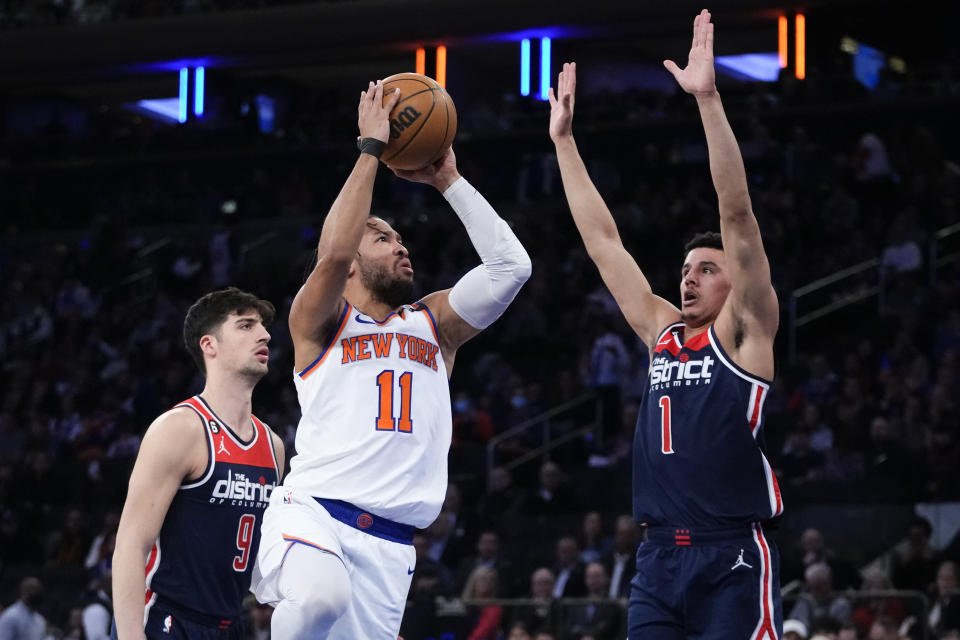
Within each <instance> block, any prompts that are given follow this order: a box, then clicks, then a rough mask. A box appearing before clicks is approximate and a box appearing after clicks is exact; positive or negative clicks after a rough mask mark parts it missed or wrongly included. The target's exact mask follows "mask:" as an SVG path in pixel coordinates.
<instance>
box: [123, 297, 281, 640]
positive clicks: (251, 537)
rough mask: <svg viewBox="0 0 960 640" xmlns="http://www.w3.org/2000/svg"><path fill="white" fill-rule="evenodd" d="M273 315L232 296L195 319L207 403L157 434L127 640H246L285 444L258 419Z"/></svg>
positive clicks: (138, 496)
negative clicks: (257, 390)
mask: <svg viewBox="0 0 960 640" xmlns="http://www.w3.org/2000/svg"><path fill="white" fill-rule="evenodd" d="M273 315H274V309H273V305H271V304H270V303H269V302H267V301H265V300H259V299H257V297H256V296H254V295H252V294H249V293H245V292H243V291H240V290H239V289H234V288H229V289H225V290H223V291H215V292H213V293H209V294H207V295H205V296H204V297H202V298H200V300H198V301H197V302H196V303H195V304H194V305H193V306H192V307H191V308H190V310H189V311H188V312H187V317H186V319H185V321H184V324H183V338H184V342H185V344H186V347H187V350H188V351H189V352H190V354H191V356H193V358H194V360H196V362H197V366H199V367H200V370H201V371H202V372H204V374H205V376H206V384H205V386H204V389H203V392H202V393H201V394H200V395H198V396H194V397H193V398H190V399H188V400H185V401H184V402H182V403H180V404H178V405H177V406H176V407H174V408H172V409H171V410H170V411H167V412H166V413H164V414H163V415H161V416H160V417H159V418H157V419H156V420H155V421H154V422H153V424H151V425H150V428H149V429H147V432H146V435H144V437H143V443H142V444H141V445H140V453H139V455H138V456H137V462H136V464H135V466H134V468H133V473H132V474H131V476H130V485H129V488H128V490H127V500H126V503H125V504H124V506H123V514H122V515H121V517H120V527H119V530H118V532H117V543H116V550H115V552H114V555H113V595H114V615H115V622H116V627H115V632H117V634H118V636H119V639H120V640H138V639H139V640H143V639H144V638H163V639H164V640H167V639H170V638H190V639H191V640H194V639H197V638H199V639H201V640H205V639H210V640H214V639H223V640H233V639H237V640H239V639H241V638H243V637H244V636H243V624H242V622H241V620H242V615H243V599H244V597H245V596H246V594H247V593H248V591H249V589H250V574H251V571H252V570H253V564H254V559H255V558H256V555H257V548H258V546H259V543H260V521H261V517H262V515H263V511H264V509H266V506H267V502H268V500H269V499H270V494H271V492H272V491H273V489H274V487H276V486H277V484H279V481H280V474H281V470H282V469H283V457H284V451H283V443H282V441H281V440H280V438H278V437H277V436H276V435H275V434H274V433H273V432H272V431H271V430H270V429H269V428H267V427H266V426H265V425H264V424H263V423H262V422H260V420H258V419H257V418H256V417H255V416H253V415H252V413H251V395H252V393H253V388H254V386H256V384H257V382H258V381H259V380H260V378H262V377H263V376H264V374H266V372H267V360H268V358H269V350H268V348H267V344H268V343H269V342H270V334H269V333H267V330H266V328H265V325H267V324H269V323H270V322H271V321H272V320H273Z"/></svg>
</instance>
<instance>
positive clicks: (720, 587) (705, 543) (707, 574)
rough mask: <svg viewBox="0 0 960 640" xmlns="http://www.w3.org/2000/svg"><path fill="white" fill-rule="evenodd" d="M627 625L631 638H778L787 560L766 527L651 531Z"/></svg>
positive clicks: (640, 552) (639, 555) (644, 546)
mask: <svg viewBox="0 0 960 640" xmlns="http://www.w3.org/2000/svg"><path fill="white" fill-rule="evenodd" d="M627 619H628V622H627V625H628V638H629V640H635V639H637V638H643V640H687V639H689V638H696V639H698V640H748V639H749V640H777V639H778V638H780V637H781V635H782V629H783V607H782V603H781V600H780V555H779V553H778V552H777V549H776V548H775V547H774V546H773V545H772V544H771V543H770V541H769V540H768V539H767V538H766V536H765V535H764V534H763V529H762V528H761V527H760V525H759V524H753V525H749V526H748V525H745V526H743V527H740V528H735V529H724V530H698V529H687V528H679V527H650V528H649V529H648V530H647V542H644V543H643V544H641V545H640V548H639V549H638V550H637V575H636V576H635V577H634V578H633V581H632V583H631V590H630V605H629V609H628V613H627Z"/></svg>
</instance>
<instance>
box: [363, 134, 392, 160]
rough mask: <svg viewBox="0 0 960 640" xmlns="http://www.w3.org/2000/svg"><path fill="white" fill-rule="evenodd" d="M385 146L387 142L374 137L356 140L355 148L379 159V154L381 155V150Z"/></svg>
mask: <svg viewBox="0 0 960 640" xmlns="http://www.w3.org/2000/svg"><path fill="white" fill-rule="evenodd" d="M386 148H387V143H386V142H383V141H382V140H377V139H376V138H363V139H362V140H357V149H360V153H369V154H370V155H372V156H373V157H374V158H376V159H377V160H379V159H380V156H382V155H383V150H384V149H386Z"/></svg>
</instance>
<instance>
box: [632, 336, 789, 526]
mask: <svg viewBox="0 0 960 640" xmlns="http://www.w3.org/2000/svg"><path fill="white" fill-rule="evenodd" d="M769 388H770V383H769V382H767V381H765V380H762V379H760V378H758V377H757V376H754V375H751V374H749V373H747V372H746V371H744V370H743V369H741V368H740V367H738V366H737V365H735V364H734V363H733V361H732V360H731V359H730V358H729V357H728V356H727V354H726V353H724V351H723V348H722V347H721V346H720V342H719V341H718V340H717V336H716V333H714V330H713V326H712V325H711V326H710V328H709V329H708V330H707V331H705V332H703V333H701V334H699V335H697V336H695V337H693V338H691V339H690V341H689V342H686V343H684V325H683V324H682V323H678V324H674V325H671V326H669V327H667V328H666V329H665V330H664V331H663V332H661V333H660V335H659V336H658V338H657V344H656V345H655V346H654V348H653V355H652V357H651V362H650V370H649V372H648V374H647V390H646V394H645V396H644V399H643V404H642V405H641V408H640V416H639V418H638V420H637V430H636V435H635V436H634V446H633V514H634V518H635V519H636V520H637V522H641V523H647V524H650V525H684V526H688V527H701V528H722V527H728V526H731V525H739V524H746V523H751V522H756V521H761V520H767V519H769V518H772V517H775V516H778V515H780V514H781V513H783V502H782V500H781V499H780V488H779V487H778V486H777V479H776V477H775V476H774V475H773V469H771V468H770V463H769V462H767V459H766V457H765V456H764V455H763V402H764V400H765V398H766V396H767V392H768V390H769Z"/></svg>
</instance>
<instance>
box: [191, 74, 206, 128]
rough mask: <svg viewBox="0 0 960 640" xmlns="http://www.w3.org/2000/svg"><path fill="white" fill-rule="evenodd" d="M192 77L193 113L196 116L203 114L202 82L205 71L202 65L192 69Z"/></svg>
mask: <svg viewBox="0 0 960 640" xmlns="http://www.w3.org/2000/svg"><path fill="white" fill-rule="evenodd" d="M194 74H195V75H194V78H193V115H195V116H197V117H198V118H199V117H200V116H202V115H203V83H204V79H205V78H204V77H205V76H206V73H205V71H204V68H203V67H197V68H196V69H195V70H194Z"/></svg>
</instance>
